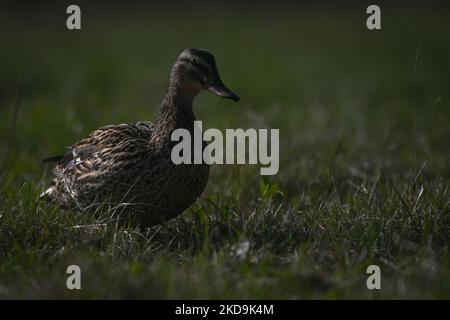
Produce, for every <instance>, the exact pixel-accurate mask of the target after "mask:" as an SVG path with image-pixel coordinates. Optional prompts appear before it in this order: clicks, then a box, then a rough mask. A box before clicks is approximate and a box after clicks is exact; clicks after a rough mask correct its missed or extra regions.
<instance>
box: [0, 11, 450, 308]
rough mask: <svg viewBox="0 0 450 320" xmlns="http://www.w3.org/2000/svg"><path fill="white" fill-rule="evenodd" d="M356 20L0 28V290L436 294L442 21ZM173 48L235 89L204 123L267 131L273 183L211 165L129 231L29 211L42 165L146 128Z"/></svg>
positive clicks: (447, 290)
mask: <svg viewBox="0 0 450 320" xmlns="http://www.w3.org/2000/svg"><path fill="white" fill-rule="evenodd" d="M361 10H362V11H361ZM361 10H360V11H358V10H353V11H350V12H347V11H345V10H337V11H333V12H327V11H324V10H315V11H314V10H312V9H311V10H309V11H308V10H305V11H304V10H299V11H290V13H288V12H278V11H274V12H264V11H261V12H256V11H253V12H242V13H240V14H236V13H233V12H229V11H225V12H222V13H221V14H220V15H210V14H208V13H207V12H203V11H199V12H196V13H193V14H192V15H183V14H181V13H161V14H156V13H154V12H153V13H151V12H150V13H147V12H144V11H142V12H140V13H138V14H131V13H130V12H123V13H122V15H120V16H119V15H118V14H117V13H104V12H103V13H102V12H101V11H100V12H98V11H97V12H96V15H95V18H94V17H93V16H92V15H89V12H85V11H83V26H82V30H80V31H76V32H75V31H72V32H70V31H68V30H66V29H65V25H64V19H65V18H64V17H63V18H62V21H60V20H58V15H56V13H52V15H51V17H50V18H48V19H45V18H42V17H40V18H39V17H35V16H33V15H32V14H30V13H28V14H26V13H24V15H23V16H19V17H15V18H12V17H11V16H9V17H6V18H3V19H1V21H2V24H5V26H6V23H7V26H8V27H7V28H6V27H2V28H0V34H1V38H2V47H3V48H7V49H6V50H0V70H1V72H0V88H1V89H0V119H1V120H2V121H1V122H0V150H1V154H0V239H1V241H0V298H80V297H81V298H207V299H208V298H213V299H218V298H223V299H226V298H237V299H240V298H253V299H259V298H263V299H268V298H274V299H280V298H285V299H297V298H333V299H341V298H363V299H373V298H375V299H377V298H395V299H398V298H449V297H450V256H449V231H450V212H449V211H450V210H449V199H450V197H449V195H450V191H449V181H450V179H449V178H450V171H449V155H450V154H449V145H448V143H449V138H450V124H449V121H450V104H449V92H450V91H449V86H450V63H449V62H448V57H449V56H450V43H449V41H448V35H447V36H446V35H445V34H444V33H445V32H444V31H443V30H449V24H450V20H448V19H447V17H445V15H444V14H441V13H439V12H437V11H432V10H416V11H414V12H412V13H408V14H405V13H404V12H401V11H398V10H396V11H395V10H393V11H387V12H384V13H383V24H382V30H380V31H369V30H367V29H366V28H365V13H364V9H361ZM22 12H23V11H22ZM63 13H64V11H63ZM186 47H200V48H205V49H208V50H210V51H211V52H213V53H214V54H215V56H216V59H217V63H218V67H219V71H220V73H221V76H222V80H223V81H224V83H225V84H227V86H229V87H230V88H231V89H232V90H234V91H235V92H236V93H238V94H239V95H240V96H241V101H239V102H238V103H233V102H229V101H224V100H219V99H217V98H216V97H214V96H212V95H211V94H209V93H202V94H201V95H200V96H199V97H198V99H197V100H196V102H195V112H196V115H197V117H198V118H199V119H200V120H202V121H203V127H204V128H205V129H206V128H212V127H217V128H220V129H221V130H224V129H225V128H279V129H280V171H279V173H278V174H277V175H275V176H260V175H259V168H258V166H250V165H223V166H215V167H214V168H213V169H212V172H211V176H210V180H209V183H208V187H207V189H206V190H205V192H204V193H203V195H202V196H201V198H200V199H199V200H198V202H197V203H195V204H194V205H193V206H192V207H191V208H190V209H188V210H187V211H186V212H185V213H184V214H183V215H181V216H180V217H178V218H177V219H175V220H173V221H170V222H169V223H167V224H166V225H159V226H155V227H153V228H151V229H148V230H139V229H136V228H134V227H132V226H128V227H119V226H117V225H115V224H114V223H109V218H108V214H107V212H103V213H100V216H99V217H96V216H95V215H93V214H79V213H76V212H67V211H62V210H61V209H58V208H56V207H52V206H48V205H45V204H43V203H41V202H39V201H37V198H38V195H39V193H40V192H42V190H43V189H44V188H45V186H46V185H47V184H48V182H49V180H50V177H51V174H50V171H51V168H50V167H48V166H46V165H43V164H42V163H41V162H40V161H41V160H42V159H43V158H45V157H47V156H52V155H55V154H59V153H61V152H63V150H64V148H65V146H67V145H70V144H72V143H74V142H76V141H77V140H79V139H81V138H82V137H84V136H86V135H87V134H88V133H89V132H91V131H92V130H94V129H96V128H98V127H100V126H103V125H106V124H114V123H122V122H128V121H138V120H153V119H154V117H155V114H156V112H157V110H158V106H159V103H160V101H161V100H162V98H163V96H164V92H165V86H166V85H167V77H168V72H169V70H170V68H171V64H172V63H173V61H174V60H175V58H176V56H177V55H178V53H179V52H180V51H181V50H183V49H184V48H186ZM72 264H76V265H79V266H80V267H81V270H82V290H72V291H70V290H67V288H66V279H67V276H68V275H67V274H66V268H67V266H69V265H72ZM373 264H376V265H379V266H380V268H381V272H382V276H381V286H382V289H381V290H368V289H367V287H366V279H367V277H368V275H367V274H366V268H367V267H368V266H369V265H373Z"/></svg>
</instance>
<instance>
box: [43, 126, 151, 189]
mask: <svg viewBox="0 0 450 320" xmlns="http://www.w3.org/2000/svg"><path fill="white" fill-rule="evenodd" d="M152 133H153V125H152V123H150V122H137V123H131V124H118V125H109V126H105V127H102V128H100V129H97V130H95V131H93V132H92V133H91V134H89V135H88V136H87V137H86V138H84V139H83V140H81V141H79V142H77V143H76V144H74V145H72V146H70V147H69V148H68V150H67V152H66V153H65V154H64V155H61V156H55V157H51V158H47V159H45V160H44V161H43V162H46V163H48V162H56V163H57V164H56V166H55V168H54V169H53V174H54V175H55V177H56V178H55V180H54V181H53V182H52V185H51V186H50V188H49V189H47V191H45V192H44V194H43V195H49V194H52V195H54V193H55V188H57V187H58V185H63V186H65V187H64V188H62V189H61V188H58V191H59V192H61V191H63V190H66V191H70V192H71V189H72V188H70V184H72V183H73V182H74V181H76V180H78V179H81V178H86V177H89V176H95V175H97V174H99V168H100V167H101V166H102V164H104V161H105V160H106V158H110V156H109V155H111V154H112V153H115V152H116V153H120V152H123V150H130V152H131V151H132V150H136V145H135V144H136V143H139V142H142V141H145V140H148V139H149V138H150V137H151V136H152Z"/></svg>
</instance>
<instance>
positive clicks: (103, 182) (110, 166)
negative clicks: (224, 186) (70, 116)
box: [44, 122, 209, 225]
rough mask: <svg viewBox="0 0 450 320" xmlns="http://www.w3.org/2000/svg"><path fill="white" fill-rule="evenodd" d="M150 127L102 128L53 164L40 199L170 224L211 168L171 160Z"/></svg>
mask: <svg viewBox="0 0 450 320" xmlns="http://www.w3.org/2000/svg"><path fill="white" fill-rule="evenodd" d="M157 138H158V137H157V133H155V130H154V126H153V125H152V123H150V122H138V123H132V124H119V125H110V126H106V127H102V128H100V129H98V130H96V131H94V132H92V133H91V134H90V135H88V136H87V137H86V138H85V139H83V140H81V141H80V142H78V143H76V144H74V145H73V146H71V147H70V148H69V150H68V152H67V153H66V154H65V155H64V156H61V157H58V158H53V160H55V159H57V160H58V164H57V165H56V167H55V169H54V170H53V172H54V174H55V179H54V180H53V182H52V185H51V187H50V188H49V189H47V191H46V192H45V193H44V195H45V196H46V197H48V198H50V199H52V200H54V201H56V202H58V203H59V204H61V205H63V206H64V207H75V208H79V209H82V210H85V209H88V208H96V207H98V205H107V206H108V207H109V209H112V210H113V211H114V212H116V213H117V215H118V216H121V217H122V218H123V217H126V218H128V217H130V216H131V217H132V218H136V219H137V220H138V221H139V222H141V223H142V224H143V225H153V224H156V223H159V222H161V221H162V220H169V219H171V218H173V217H175V216H177V215H178V214H180V213H181V212H182V211H183V210H185V209H186V208H187V207H189V206H190V205H191V204H192V203H193V202H194V201H195V200H196V199H197V198H198V196H200V194H201V193H202V191H203V190H204V188H205V187H206V184H207V181H208V175H209V166H208V165H205V164H202V165H194V164H181V165H175V164H174V163H173V162H172V160H171V146H172V144H169V145H160V144H158V143H155V141H156V140H157Z"/></svg>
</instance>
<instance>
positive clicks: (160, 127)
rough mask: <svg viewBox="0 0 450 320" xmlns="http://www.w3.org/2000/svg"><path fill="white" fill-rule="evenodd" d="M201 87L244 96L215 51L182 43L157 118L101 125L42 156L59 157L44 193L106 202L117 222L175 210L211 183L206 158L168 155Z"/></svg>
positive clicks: (64, 200)
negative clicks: (224, 75)
mask: <svg viewBox="0 0 450 320" xmlns="http://www.w3.org/2000/svg"><path fill="white" fill-rule="evenodd" d="M204 90H205V91H209V92H211V93H213V94H214V95H216V96H218V97H220V98H224V99H230V100H233V101H239V99H240V98H239V96H238V95H237V94H235V93H234V92H233V91H231V90H230V89H228V88H227V87H226V86H225V85H224V84H223V82H222V80H221V78H220V76H219V71H218V69H217V65H216V61H215V58H214V56H213V55H212V54H211V53H210V52H208V51H207V50H204V49H196V48H188V49H185V50H183V51H182V52H181V54H180V55H179V56H178V58H177V59H176V61H175V63H174V65H173V67H172V69H171V71H170V75H169V84H168V88H167V91H166V95H165V97H164V99H163V101H162V103H161V105H160V110H159V113H158V114H157V116H156V119H155V121H154V122H153V123H152V122H149V121H141V122H135V123H124V124H117V125H107V126H104V127H101V128H99V129H97V130H95V131H93V132H92V133H90V134H89V135H87V137H85V138H84V139H82V140H80V141H79V142H77V143H75V144H73V145H71V146H70V147H68V150H67V151H66V152H65V153H64V154H62V155H59V156H54V157H50V158H47V159H45V160H44V161H43V162H44V163H54V168H53V170H52V173H53V175H54V177H53V180H52V181H51V183H50V185H49V187H48V188H47V189H46V190H45V191H44V192H43V193H42V194H41V196H40V198H41V199H44V200H46V201H47V202H51V203H56V204H57V205H58V206H60V207H62V208H65V209H74V210H77V211H83V212H84V211H88V210H97V209H98V208H108V212H113V213H114V216H115V217H117V219H118V220H119V221H121V222H124V221H125V222H129V223H130V222H131V223H133V224H137V225H139V226H141V227H151V226H153V225H156V224H161V223H165V222H166V221H168V220H171V219H173V218H175V217H177V216H178V215H180V214H181V213H182V212H184V211H185V210H186V209H187V208H188V207H190V206H191V205H192V204H193V203H194V202H195V201H196V200H197V199H198V198H199V196H200V195H201V194H202V193H203V191H204V189H205V187H206V185H207V183H208V178H209V169H210V166H209V165H208V164H206V163H201V164H174V162H173V161H172V159H171V151H172V148H173V146H174V145H175V144H176V142H174V141H172V139H171V136H172V132H174V130H176V129H181V128H182V129H187V130H188V131H189V132H190V133H191V135H192V134H193V132H194V126H195V123H194V122H195V121H196V117H195V115H194V111H193V102H194V99H195V97H196V96H197V95H198V94H199V93H200V92H201V91H204ZM205 146H206V145H203V148H204V147H205ZM191 149H192V150H193V149H194V148H191Z"/></svg>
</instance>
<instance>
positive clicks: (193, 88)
mask: <svg viewBox="0 0 450 320" xmlns="http://www.w3.org/2000/svg"><path fill="white" fill-rule="evenodd" d="M170 82H171V83H172V84H175V85H176V86H178V87H180V88H181V89H182V90H184V91H186V92H188V93H189V94H191V95H192V96H195V95H196V94H197V93H198V92H199V91H201V90H208V91H210V92H212V93H214V94H215V95H216V96H218V97H221V98H225V99H231V100H234V101H238V100H239V96H238V95H236V94H235V93H234V92H233V91H231V90H230V89H228V88H227V87H226V86H225V85H224V84H223V82H222V80H221V79H220V76H219V71H218V70H217V66H216V61H215V59H214V56H213V55H212V54H211V53H209V52H208V51H206V50H202V49H186V50H184V51H183V52H182V53H181V54H180V55H179V56H178V58H177V61H176V62H175V64H174V66H173V68H172V72H171V73H170Z"/></svg>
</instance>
